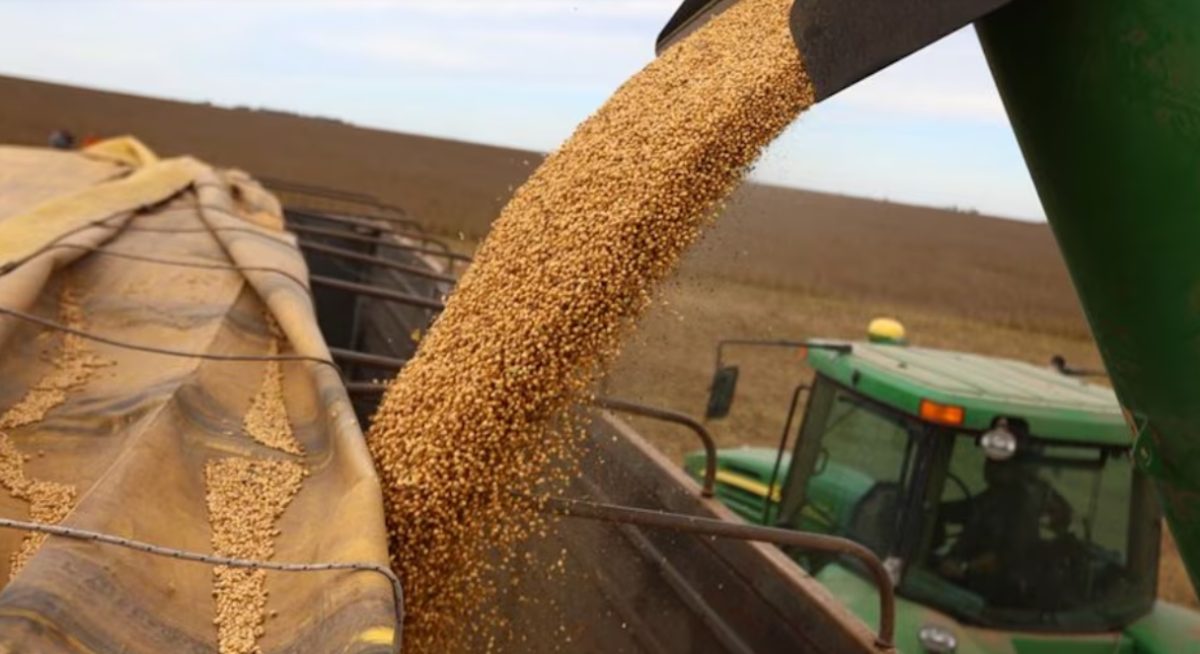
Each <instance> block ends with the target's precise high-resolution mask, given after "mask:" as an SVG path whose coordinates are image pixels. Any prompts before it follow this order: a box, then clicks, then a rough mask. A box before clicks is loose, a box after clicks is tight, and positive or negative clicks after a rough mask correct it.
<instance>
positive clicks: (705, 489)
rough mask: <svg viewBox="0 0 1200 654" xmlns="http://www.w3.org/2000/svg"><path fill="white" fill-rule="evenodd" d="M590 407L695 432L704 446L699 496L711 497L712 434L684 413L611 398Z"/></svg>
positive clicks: (714, 471) (714, 448) (714, 454)
mask: <svg viewBox="0 0 1200 654" xmlns="http://www.w3.org/2000/svg"><path fill="white" fill-rule="evenodd" d="M592 405H593V406H597V407H600V408H601V409H608V410H610V411H620V412H623V413H630V414H633V415H637V416H643V417H646V418H653V419H655V420H662V421H664V422H672V423H675V424H677V425H683V426H684V427H687V428H688V429H691V430H692V431H693V432H695V434H696V435H697V436H699V437H700V442H701V443H703V444H704V483H703V484H702V486H701V489H700V494H701V495H703V496H704V497H712V496H713V491H714V489H715V488H716V484H717V446H716V443H715V442H714V441H713V437H712V434H710V433H709V432H708V430H707V429H705V428H704V425H702V424H700V423H699V422H697V421H696V420H695V419H693V418H692V417H691V416H689V415H687V414H685V413H679V412H677V411H671V410H669V409H660V408H657V407H652V406H646V405H645V404H638V403H637V402H630V401H628V400H621V399H617V398H613V397H597V398H596V399H594V400H592Z"/></svg>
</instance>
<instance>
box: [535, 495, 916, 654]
mask: <svg viewBox="0 0 1200 654" xmlns="http://www.w3.org/2000/svg"><path fill="white" fill-rule="evenodd" d="M533 501H535V502H537V501H541V502H543V503H544V504H543V505H544V506H545V507H546V509H548V510H549V511H551V512H553V513H556V514H559V515H562V516H567V517H574V518H585V519H588V520H600V521H604V522H613V523H617V524H634V525H640V526H643V527H653V528H661V529H671V530H673V531H680V532H685V533H692V534H701V535H704V536H719V537H723V538H736V539H739V540H751V541H759V542H764V543H772V544H775V545H781V546H788V547H797V548H800V549H805V550H811V551H817V552H828V553H831V554H839V555H846V556H851V557H854V558H855V559H857V560H858V561H860V562H861V563H862V564H863V565H864V566H865V567H866V569H867V571H868V572H869V573H870V575H871V578H872V580H873V581H874V582H875V586H876V589H877V590H878V591H879V630H878V632H877V634H876V637H875V645H876V646H877V647H879V648H880V649H890V648H891V647H892V643H893V640H894V638H895V632H896V590H895V588H894V587H893V586H892V578H891V575H889V574H888V571H887V568H885V567H884V565H883V562H882V561H880V560H879V557H878V556H876V555H875V553H874V552H872V551H871V550H869V549H867V548H866V547H864V546H862V545H860V544H858V543H856V542H854V541H852V540H849V539H846V538H841V537H838V536H825V535H822V534H813V533H809V532H804V531H793V530H791V529H779V528H776V527H763V526H760V525H751V524H746V523H737V522H727V521H724V520H716V519H713V518H702V517H699V516H691V515H685V514H682V513H672V512H669V511H653V510H650V509H640V508H636V507H630V506H621V505H617V504H605V503H603V502H594V501H591V500H583V499H573V498H563V497H547V498H543V499H541V500H533Z"/></svg>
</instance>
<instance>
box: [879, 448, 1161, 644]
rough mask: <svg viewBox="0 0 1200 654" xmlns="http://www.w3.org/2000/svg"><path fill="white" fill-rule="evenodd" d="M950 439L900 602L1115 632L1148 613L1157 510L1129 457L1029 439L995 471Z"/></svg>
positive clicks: (1017, 622) (990, 619)
mask: <svg viewBox="0 0 1200 654" xmlns="http://www.w3.org/2000/svg"><path fill="white" fill-rule="evenodd" d="M946 440H947V442H948V443H949V447H950V452H949V467H948V468H947V471H946V474H945V476H944V480H943V483H942V484H941V491H940V493H937V496H938V498H939V499H938V501H937V502H936V503H933V505H934V506H935V507H936V508H935V514H934V515H932V516H928V518H927V525H926V538H925V546H924V547H923V548H922V551H921V552H919V553H917V555H916V556H914V557H913V559H912V564H911V565H910V566H909V569H908V571H907V574H905V577H904V580H903V582H902V584H901V588H900V590H901V592H902V593H904V594H906V595H909V596H911V597H914V598H916V599H919V600H921V601H925V602H927V603H929V604H931V605H933V606H936V607H938V608H941V609H943V610H945V611H947V612H950V613H952V614H955V615H957V616H958V617H960V618H961V619H964V620H966V621H969V622H974V623H977V624H983V625H990V626H997V627H1006V628H1023V629H1032V630H1037V629H1049V630H1068V629H1069V630H1093V629H1095V630H1101V629H1108V628H1111V627H1113V626H1117V625H1120V624H1123V623H1125V622H1128V621H1129V620H1132V619H1133V618H1135V617H1137V616H1139V615H1141V614H1142V613H1143V612H1145V611H1146V610H1147V609H1148V608H1149V606H1150V604H1151V602H1153V598H1154V592H1155V588H1154V583H1155V570H1156V569H1157V563H1158V559H1157V556H1158V547H1157V543H1158V536H1159V533H1158V512H1157V506H1156V504H1155V503H1154V501H1153V498H1152V497H1151V493H1150V490H1149V488H1147V483H1146V481H1145V479H1144V478H1143V477H1142V476H1141V475H1139V474H1136V473H1135V470H1134V465H1133V462H1132V461H1131V460H1130V457H1129V454H1128V450H1127V449H1124V448H1111V449H1103V448H1100V447H1094V446H1093V447H1084V446H1076V445H1063V444H1051V443H1047V442H1044V441H1039V440H1038V439H1024V442H1023V443H1022V447H1021V451H1020V452H1019V453H1018V455H1017V456H1016V457H1014V458H1013V459H1011V460H1008V461H992V460H989V459H988V458H987V457H986V456H985V454H984V451H983V448H981V447H980V446H979V444H978V442H977V441H978V438H977V436H975V435H969V434H968V435H957V436H954V437H951V438H949V439H946ZM932 487H936V484H934V485H933V486H931V488H932Z"/></svg>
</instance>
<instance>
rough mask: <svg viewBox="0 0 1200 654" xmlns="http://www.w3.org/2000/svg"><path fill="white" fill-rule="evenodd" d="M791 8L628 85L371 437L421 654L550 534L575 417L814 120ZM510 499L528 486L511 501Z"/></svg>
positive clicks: (516, 230) (442, 325) (775, 10)
mask: <svg viewBox="0 0 1200 654" xmlns="http://www.w3.org/2000/svg"><path fill="white" fill-rule="evenodd" d="M790 5H791V2H790V0H743V1H742V2H740V3H737V4H735V5H733V6H732V7H731V8H730V9H728V10H727V11H725V12H724V13H723V14H721V15H720V16H719V17H718V18H716V19H714V20H713V21H711V22H709V23H708V24H707V25H705V26H704V27H702V28H701V29H699V30H697V31H696V32H694V33H693V34H692V35H691V36H689V37H688V38H687V39H685V40H683V41H681V42H680V43H678V44H676V45H675V46H673V47H672V48H670V49H669V50H667V51H666V52H665V53H664V54H663V55H662V56H660V57H659V58H658V59H657V60H655V61H654V62H652V63H651V64H650V65H648V66H647V67H646V68H645V69H643V70H642V71H641V72H640V73H638V74H637V75H635V76H634V77H632V78H631V79H630V80H628V81H627V82H626V83H625V84H624V85H622V86H621V88H620V89H618V90H617V92H616V93H615V94H614V95H613V96H612V97H611V98H610V99H609V100H608V102H606V103H605V104H604V106H603V107H601V108H600V110H599V111H597V112H596V114H595V115H593V116H592V117H591V118H589V119H588V120H587V121H585V122H584V123H583V124H582V125H580V126H579V128H578V129H577V130H576V132H575V134H574V135H573V136H572V137H571V138H570V139H569V140H568V141H567V142H566V143H565V144H564V145H563V146H562V148H561V149H559V150H558V151H557V152H555V153H553V154H551V155H550V156H549V157H548V158H547V159H546V160H545V162H544V163H543V164H542V166H541V167H539V168H538V169H537V171H536V172H535V173H534V174H533V176H532V177H531V178H530V179H529V181H528V182H526V183H525V184H524V185H523V186H522V187H521V188H519V189H518V190H517V191H516V193H515V194H514V195H513V197H512V199H511V201H510V202H509V204H508V205H507V206H506V207H505V208H504V210H503V211H502V212H501V214H500V217H499V218H498V219H497V220H496V222H495V224H494V227H493V229H492V232H491V234H490V235H489V236H488V238H487V239H486V241H485V242H484V243H483V245H482V246H481V247H480V249H479V252H478V254H477V256H476V258H475V263H474V264H473V266H472V267H471V268H470V269H469V270H468V271H467V273H466V274H465V275H464V276H463V279H462V281H461V282H460V283H459V285H458V289H457V290H456V291H455V293H454V295H453V296H452V297H451V298H450V300H449V302H448V303H447V306H446V310H445V311H444V312H443V313H442V315H441V317H440V318H439V319H438V321H437V323H436V324H435V325H434V326H433V328H432V329H431V330H430V331H429V333H428V334H426V335H425V337H424V338H423V339H422V342H421V345H420V348H419V350H418V352H417V354H416V356H415V357H414V358H413V360H412V361H411V362H410V363H409V364H408V366H407V367H406V368H405V369H404V371H403V372H402V373H401V374H400V375H399V376H398V377H397V379H396V380H395V381H393V382H392V383H391V385H390V387H389V389H388V392H387V394H386V395H385V397H384V400H383V402H382V404H381V406H380V409H379V411H378V413H377V414H376V416H375V419H374V422H373V425H372V428H371V430H370V433H369V444H370V447H371V451H372V454H373V455H374V457H375V460H376V463H377V467H378V470H379V473H380V476H381V478H382V482H383V487H384V494H385V498H384V499H385V503H386V509H387V516H388V521H389V525H388V526H389V531H390V534H391V539H392V542H391V552H392V563H393V566H394V567H395V568H396V571H397V572H398V573H399V574H400V576H401V578H402V579H403V581H404V585H405V592H406V593H407V599H408V601H407V604H408V606H407V608H408V611H407V623H406V625H405V641H406V643H407V644H408V646H409V647H410V648H411V651H427V652H433V651H444V650H445V649H446V648H454V647H461V645H462V643H463V639H464V638H467V637H469V636H470V634H469V633H467V632H466V629H465V628H464V626H463V625H465V624H470V623H471V621H470V620H468V618H469V616H471V615H472V614H473V613H475V612H477V611H479V610H480V609H481V607H483V606H484V605H485V604H486V602H487V601H488V599H489V597H491V596H493V594H494V588H492V587H491V586H490V584H489V582H487V581H486V580H487V579H488V573H489V566H491V565H495V564H494V563H492V562H494V561H501V562H503V561H505V560H509V559H511V556H512V551H513V548H514V546H515V545H516V544H517V543H519V542H521V541H522V540H524V539H525V538H527V537H529V536H530V535H532V534H536V533H539V532H541V531H543V530H544V529H545V525H544V524H543V523H541V522H540V518H538V517H537V516H536V515H535V514H534V513H535V512H534V511H533V510H532V509H531V508H530V507H528V506H527V505H525V504H523V503H522V501H521V500H519V499H517V498H516V497H515V495H518V494H522V493H530V492H533V491H534V490H535V489H536V488H540V487H542V486H544V485H545V484H546V483H547V482H550V483H551V485H553V482H555V481H557V482H560V483H561V482H563V481H565V480H564V479H563V477H564V476H569V475H570V466H569V465H567V466H565V467H564V466H563V465H562V462H563V461H564V460H565V461H567V462H568V463H569V462H570V461H572V456H573V449H574V447H573V446H574V444H575V443H576V440H577V439H575V438H573V436H572V435H573V434H574V433H577V429H576V428H573V427H571V421H570V419H569V418H568V417H567V416H568V414H569V411H570V409H571V407H572V406H573V405H574V404H575V403H577V402H578V401H580V400H582V399H585V398H586V394H587V390H588V388H589V386H590V385H591V383H592V382H593V381H594V379H595V378H596V376H597V375H598V374H599V373H600V372H601V371H602V370H603V368H604V366H605V365H606V364H607V363H608V362H609V361H611V360H612V359H613V357H614V356H615V354H616V353H617V350H618V348H619V345H620V336H621V334H622V333H623V332H624V331H625V330H626V329H627V327H628V325H629V324H630V322H631V321H632V320H633V319H634V318H635V317H636V316H637V315H638V314H639V313H640V312H641V311H642V310H643V309H644V308H645V307H646V306H647V304H648V302H649V300H650V298H651V297H652V293H653V292H654V289H655V286H656V284H657V283H658V282H659V281H660V280H662V279H663V278H664V277H665V276H666V275H667V274H668V273H669V272H670V271H671V270H672V269H673V268H674V267H675V265H676V263H677V262H678V260H679V258H680V255H681V254H682V253H683V251H684V250H685V249H686V248H687V246H688V245H690V244H691V243H692V242H693V241H694V240H695V239H696V237H697V235H698V234H699V232H700V230H701V228H702V227H703V226H704V224H705V222H706V218H708V217H710V216H711V215H712V214H713V213H714V212H715V211H716V210H717V208H718V205H719V203H720V202H721V201H722V200H723V199H724V198H726V197H727V196H728V195H729V194H730V193H731V192H732V191H733V189H734V188H735V187H736V186H737V184H738V183H739V181H740V180H741V178H742V177H743V175H744V174H745V172H746V170H747V168H748V167H749V166H750V164H751V163H753V161H754V160H755V159H756V158H757V157H758V155H759V153H760V152H761V150H762V148H763V147H764V146H765V145H766V144H767V143H769V142H770V141H771V140H772V139H774V138H775V136H776V135H778V133H779V132H780V131H781V130H782V129H783V128H784V127H786V126H787V125H788V124H789V123H790V122H792V121H793V120H794V119H795V117H796V116H797V115H798V114H799V113H800V112H801V111H803V110H804V109H805V108H806V107H808V106H809V105H810V104H811V103H812V100H813V95H812V90H811V86H810V85H809V83H808V80H807V77H806V76H805V73H804V69H803V66H802V64H801V61H800V59H799V55H798V54H797V52H796V49H795V47H794V46H793V45H792V41H791V36H790V32H789V30H788V11H789V9H790ZM513 491H515V493H514V492H513Z"/></svg>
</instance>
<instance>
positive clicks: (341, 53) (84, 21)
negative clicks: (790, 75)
mask: <svg viewBox="0 0 1200 654" xmlns="http://www.w3.org/2000/svg"><path fill="white" fill-rule="evenodd" d="M677 4H678V0H423V1H421V2H417V1H410V0H339V1H336V2H335V1H327V2H321V1H316V0H311V1H304V0H300V1H291V2H284V1H283V0H272V1H258V2H254V1H249V2H233V1H232V0H226V1H209V2H189V1H186V0H173V1H170V2H166V1H160V2H99V1H70V0H37V1H21V0H0V74H6V75H14V76H19V77H32V78H37V79H44V80H51V81H58V82H64V83H69V84H79V85H84V86H90V87H96V88H105V89H113V90H120V91H125V92H131V93H139V94H146V95H154V96H160V97H168V98H175V99H181V100H191V101H211V102H214V103H217V104H221V105H249V106H258V107H270V108H276V109H287V110H292V111H299V112H302V113H310V114H319V115H323V116H330V117H337V118H341V119H344V120H347V121H350V122H354V123H357V124H360V125H367V126H373V127H381V128H385V129H393V130H398V131H405V132H412V133H419V134H430V135H435V136H445V137H451V138H456V139H461V140H466V141H480V142H485V143H495V144H501V145H511V146H517V147H524V148H532V149H537V150H549V149H552V148H554V147H555V146H556V145H558V144H559V143H560V142H561V141H562V140H563V139H565V138H566V137H567V136H568V135H569V134H570V133H571V130H572V129H573V128H574V126H575V125H576V124H578V123H579V122H580V121H581V120H583V119H584V118H586V117H587V116H588V115H589V114H590V113H591V112H592V111H594V110H595V109H596V108H597V107H598V106H599V105H600V104H601V103H603V101H604V99H605V98H606V97H607V96H608V95H609V93H611V92H612V91H613V90H614V89H615V88H616V87H617V86H618V85H619V84H620V83H621V82H622V81H623V80H624V79H626V78H627V77H629V76H630V75H631V74H633V73H634V72H636V71H637V70H638V69H639V68H640V67H641V66H643V65H645V63H646V62H648V61H649V60H650V58H651V57H652V56H653V41H654V37H655V35H656V34H657V32H658V29H659V28H660V27H661V25H662V24H663V23H665V22H666V19H667V18H668V17H669V16H670V14H671V13H672V12H673V11H674V9H675V7H676V6H677ZM754 177H755V178H756V179H759V180H762V181H767V182H772V183H778V184H785V185H791V186H798V187H803V188H811V189H817V190H824V191H832V192H836V193H845V194H849V195H857V196H865V197H872V198H888V199H891V200H894V201H905V202H914V203H919V204H929V205H934V206H958V207H962V208H976V209H979V210H981V211H984V212H987V213H994V214H998V215H1002V216H1009V217H1016V218H1022V219H1027V220H1028V219H1031V220H1041V217H1042V210H1041V205H1040V204H1039V202H1038V200H1037V196H1036V194H1035V192H1034V189H1033V185H1032V183H1031V182H1030V180H1029V176H1028V174H1027V173H1026V171H1025V166H1024V163H1023V162H1022V160H1021V156H1020V152H1019V150H1018V149H1017V145H1016V142H1015V140H1014V138H1013V136H1012V133H1011V130H1010V129H1009V127H1008V123H1007V120H1006V118H1005V116H1004V109H1003V106H1002V105H1001V103H1000V99H999V97H998V95H997V94H996V91H995V89H994V87H993V85H992V82H991V78H990V76H989V74H988V72H987V65H986V63H985V61H984V58H983V55H982V53H981V52H980V50H979V45H978V43H977V41H976V39H975V35H974V33H973V32H971V31H969V30H965V31H962V32H959V33H956V34H953V35H951V36H950V37H947V38H946V39H944V40H943V41H942V42H940V43H938V44H935V45H934V46H931V47H930V48H927V49H926V50H924V51H922V52H919V53H917V54H916V55H913V56H912V57H910V58H909V59H907V60H905V61H903V62H901V63H899V64H897V65H895V66H893V67H892V68H890V69H888V70H886V71H884V72H882V73H880V74H878V75H876V76H874V77H872V78H870V79H868V80H866V81H864V82H862V83H860V84H859V85H857V86H856V87H854V88H852V89H850V90H847V91H845V92H843V93H842V94H839V95H838V96H835V97H834V98H832V99H830V100H828V101H826V102H825V103H822V104H821V105H820V106H818V107H816V108H814V109H812V110H811V111H809V112H808V114H806V115H805V116H804V117H803V118H802V119H801V120H800V121H799V122H797V123H796V124H795V125H793V126H792V127H791V128H790V129H789V130H788V131H787V133H785V134H784V136H783V137H781V138H780V139H779V141H777V142H776V143H775V144H774V145H772V147H771V149H770V150H769V152H768V153H767V155H766V156H765V157H764V159H763V161H761V162H760V164H759V165H758V166H757V168H756V170H755V172H754Z"/></svg>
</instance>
